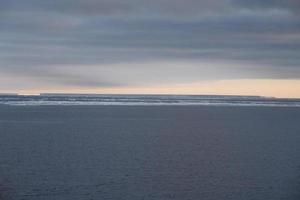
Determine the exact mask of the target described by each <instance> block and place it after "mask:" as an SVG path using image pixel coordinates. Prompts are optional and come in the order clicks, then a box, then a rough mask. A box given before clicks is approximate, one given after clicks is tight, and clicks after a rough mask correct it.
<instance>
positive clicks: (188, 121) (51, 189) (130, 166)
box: [0, 104, 300, 200]
mask: <svg viewBox="0 0 300 200" xmlns="http://www.w3.org/2000/svg"><path fill="white" fill-rule="evenodd" d="M23 105H25V104H23ZM299 121H300V108H298V107H270V106H269V107H266V106H244V107H243V106H192V105H190V106H150V105H149V106H80V105H76V106H59V105H56V106H12V105H1V106H0V199H1V200H21V199H22V200H41V199H43V200H53V199H55V200H77V199H78V200H81V199H82V200H85V199H88V200H91V199H95V200H99V199H110V200H116V199H118V200H119V199H120V200H141V199H145V200H168V199H172V200H188V199H190V200H199V199H208V200H210V199H211V200H219V199H226V200H230V199H232V200H241V199H243V200H266V199H272V200H279V199H284V200H298V199H300V145H299V144H300V124H299Z"/></svg>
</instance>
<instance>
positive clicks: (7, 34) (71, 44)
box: [0, 0, 300, 87]
mask: <svg viewBox="0 0 300 200" xmlns="http://www.w3.org/2000/svg"><path fill="white" fill-rule="evenodd" d="M299 8H300V4H299V1H297V0H287V1H279V0H266V1H256V0H255V1H246V0H222V1H220V0H210V1H208V0H207V1H198V0H187V1H181V0H172V1H171V0H153V1H146V0H145V1H144V0H127V1H120V0H51V1H50V0H44V1H40V0H28V1H21V0H0V72H2V73H6V74H10V75H13V74H15V75H18V76H23V77H29V78H33V79H36V80H39V81H44V82H47V83H53V84H54V83H55V84H57V83H59V84H61V85H74V86H78V85H82V86H102V87H107V86H114V85H118V86H119V85H130V84H139V83H141V84H144V81H143V80H146V81H148V82H149V83H152V82H155V81H160V79H161V78H162V77H157V78H155V77H154V75H155V74H157V70H161V71H163V74H165V76H167V74H171V75H172V76H173V78H172V81H173V82H176V80H178V81H189V80H191V81H195V80H196V79H197V77H199V79H203V78H204V77H203V76H201V74H206V76H205V78H209V79H216V78H218V79H224V78H296V79H299V78H300V58H299V55H300V16H299V14H298V12H297V11H299ZM191 61H192V62H195V63H197V62H198V63H199V65H201V63H203V62H205V63H209V61H214V62H212V63H214V64H215V61H217V63H218V66H216V69H215V73H212V72H210V70H209V69H208V68H205V67H199V69H195V68H194V67H190V68H189V67H188V66H186V67H185V71H186V73H182V70H179V71H178V70H176V69H175V70H174V68H172V67H164V66H159V67H151V66H149V65H147V64H145V63H160V62H162V63H164V62H171V63H174V62H178V63H180V64H182V65H184V64H183V63H184V62H191ZM130 63H141V65H140V68H141V69H142V70H145V71H146V72H147V73H148V75H149V76H151V74H153V76H151V77H152V78H151V80H150V79H147V78H144V79H143V78H137V77H135V76H134V74H135V72H136V70H137V69H136V68H135V67H128V66H129V65H130ZM232 63H234V65H235V66H236V63H239V65H240V67H231V64H232ZM116 64H118V66H120V65H122V64H123V65H124V66H125V65H126V67H124V69H126V71H127V72H128V74H127V76H129V77H130V78H128V79H126V78H122V77H120V76H119V75H118V76H115V75H114V74H119V73H120V71H122V72H123V73H126V72H125V71H124V70H122V67H120V68H118V69H109V70H110V73H107V70H106V68H111V66H112V65H116ZM144 64H145V65H144ZM225 64H226V66H225ZM58 65H60V66H64V65H65V66H73V67H74V69H75V68H76V70H75V71H76V72H75V73H74V72H72V68H70V67H67V68H61V69H57V67H55V66H58ZM223 65H224V66H223ZM82 66H84V67H82ZM95 66H97V67H95ZM251 66H253V67H251ZM79 67H81V70H78V68H79ZM149 68H150V69H149ZM224 68H226V70H227V71H228V72H231V74H229V73H226V70H224ZM141 69H139V70H141ZM218 69H220V71H218ZM114 70H115V71H114ZM117 70H118V71H117ZM84 71H88V72H89V73H84V74H85V75H84V76H83V75H82V73H83V72H84ZM99 71H100V72H101V73H100V72H99ZM221 71H222V73H221V74H218V75H217V74H216V73H220V72H221ZM76 73H77V74H76ZM130 74H132V75H130ZM182 74H184V76H185V77H184V78H182ZM194 74H196V75H194ZM47 76H48V77H49V76H50V77H52V78H47ZM144 76H147V75H145V74H144ZM104 77H105V80H104ZM116 77H118V78H116ZM168 80H169V79H168Z"/></svg>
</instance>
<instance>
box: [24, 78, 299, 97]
mask: <svg viewBox="0 0 300 200" xmlns="http://www.w3.org/2000/svg"><path fill="white" fill-rule="evenodd" d="M18 93H19V94H39V93H95V94H211V95H213V94H216V95H258V96H268V97H282V98H300V80H287V79H284V80H281V79H278V80H277V79H237V80H220V81H200V82H194V83H186V84H173V85H156V86H143V87H110V88H109V87H107V88H61V89H55V88H41V89H34V90H21V91H18Z"/></svg>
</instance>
